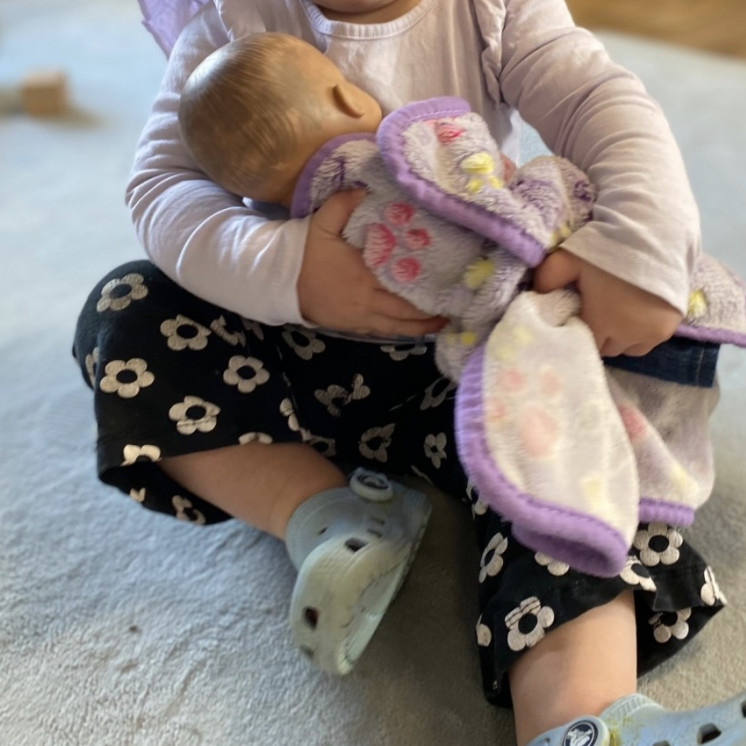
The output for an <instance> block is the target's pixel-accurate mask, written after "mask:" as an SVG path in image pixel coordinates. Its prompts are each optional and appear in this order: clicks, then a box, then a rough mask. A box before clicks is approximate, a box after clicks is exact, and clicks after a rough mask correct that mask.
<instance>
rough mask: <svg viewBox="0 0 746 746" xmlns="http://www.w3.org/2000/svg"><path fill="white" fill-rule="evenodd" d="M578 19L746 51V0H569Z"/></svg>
mask: <svg viewBox="0 0 746 746" xmlns="http://www.w3.org/2000/svg"><path fill="white" fill-rule="evenodd" d="M567 5H568V7H569V8H570V10H571V11H572V13H573V16H574V17H575V20H576V22H577V23H578V24H579V25H580V26H585V27H586V28H590V29H593V30H596V29H609V30H614V31H621V32H625V33H628V34H638V35H640V36H647V37H649V38H654V39H660V40H661V41H667V42H671V43H673V44H684V45H686V46H692V47H697V48H698V49H706V50H709V51H711V52H719V53H721V54H728V55H734V56H736V57H746V2H744V0H654V2H651V1H650V0H567Z"/></svg>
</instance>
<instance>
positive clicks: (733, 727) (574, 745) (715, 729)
mask: <svg viewBox="0 0 746 746" xmlns="http://www.w3.org/2000/svg"><path fill="white" fill-rule="evenodd" d="M701 744H712V746H746V692H742V693H741V694H738V695H736V696H735V697H732V698H731V699H728V700H726V701H725V702H719V703H717V704H714V705H709V706H707V707H702V708H700V709H697V710H687V711H685V712H676V711H672V710H666V709H664V708H663V707H661V706H660V705H658V704H656V703H655V702H653V701H652V700H651V699H648V698H647V697H644V696H643V695H642V694H631V695H629V696H627V697H622V698H621V699H618V700H617V701H616V702H614V703H613V704H611V705H610V706H609V707H607V708H606V709H605V710H604V711H603V712H602V713H601V715H599V717H597V718H596V717H583V718H578V719H576V720H573V721H571V722H570V723H567V724H566V725H563V726H561V727H559V728H554V729H553V730H550V731H547V732H546V733H544V734H543V735H541V736H539V737H538V738H535V739H534V740H533V741H531V742H530V743H529V744H528V746H700V745H701Z"/></svg>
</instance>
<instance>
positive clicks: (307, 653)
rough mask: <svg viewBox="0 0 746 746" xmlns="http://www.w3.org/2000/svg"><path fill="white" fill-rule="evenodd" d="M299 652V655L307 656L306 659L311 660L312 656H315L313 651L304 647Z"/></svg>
mask: <svg viewBox="0 0 746 746" xmlns="http://www.w3.org/2000/svg"><path fill="white" fill-rule="evenodd" d="M300 651H301V653H303V655H305V656H307V657H308V658H311V659H313V656H314V655H315V654H316V651H315V650H313V649H312V648H307V647H306V646H305V645H302V646H301V649H300Z"/></svg>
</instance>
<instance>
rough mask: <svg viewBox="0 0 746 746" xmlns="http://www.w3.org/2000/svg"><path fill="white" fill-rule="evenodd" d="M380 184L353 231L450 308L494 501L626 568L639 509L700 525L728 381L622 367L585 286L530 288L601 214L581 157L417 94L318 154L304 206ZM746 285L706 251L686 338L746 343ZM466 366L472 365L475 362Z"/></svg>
mask: <svg viewBox="0 0 746 746" xmlns="http://www.w3.org/2000/svg"><path fill="white" fill-rule="evenodd" d="M359 186H365V187H366V189H367V195H366V197H365V199H364V200H363V201H362V202H361V203H360V205H359V206H358V207H357V208H356V210H355V212H354V213H353V215H352V216H351V218H350V220H349V222H348V224H347V226H346V228H345V236H346V237H347V239H348V240H349V241H350V243H352V244H353V245H355V246H358V247H359V248H360V249H361V250H362V252H363V258H364V260H365V262H366V264H367V265H368V267H370V269H371V270H372V271H373V272H374V273H375V274H376V276H377V277H378V279H379V280H380V282H381V284H382V285H384V287H386V288H388V289H389V290H391V291H392V292H395V293H397V294H398V295H400V296H402V297H404V298H406V299H407V300H409V301H410V302H412V303H413V304H414V305H415V306H417V307H418V308H420V309H421V310H423V311H426V312H427V313H430V314H433V315H442V316H444V317H447V318H448V319H449V323H448V325H447V326H446V327H445V328H444V329H443V330H442V331H441V332H439V333H438V335H437V336H436V354H437V361H438V364H439V366H440V368H441V370H442V372H443V373H444V374H445V375H447V376H448V377H450V378H451V379H452V380H454V381H460V385H459V388H458V392H457V395H456V401H457V404H456V410H457V418H456V422H457V433H458V436H459V450H460V453H461V458H462V460H463V462H464V465H465V467H466V471H467V474H468V475H469V477H470V479H471V480H472V482H473V483H474V485H475V486H476V488H477V489H478V490H479V493H480V495H481V498H482V500H483V501H484V502H485V503H486V504H487V505H489V506H490V507H492V508H493V509H494V510H496V511H497V512H498V513H499V514H500V515H502V516H504V517H505V518H507V519H508V520H510V521H511V522H512V524H513V531H514V533H515V535H516V536H517V537H518V538H519V539H520V540H521V541H522V542H523V543H524V544H525V545H526V546H528V547H530V548H531V549H534V550H535V551H538V552H542V553H544V554H547V555H548V556H550V557H553V558H555V559H557V560H559V561H562V562H567V563H568V564H569V565H570V566H571V567H574V568H576V569H579V570H583V571H585V572H589V573H593V574H596V575H601V576H614V575H616V574H618V573H619V572H621V571H622V570H623V568H624V565H625V562H626V561H627V555H628V550H629V549H630V547H631V544H632V541H633V539H634V536H635V533H636V530H637V525H638V523H639V522H640V521H652V522H661V523H667V524H670V525H676V526H688V525H690V524H691V523H692V521H693V519H694V512H695V510H696V509H697V508H699V507H700V506H701V505H702V504H703V503H704V502H705V500H706V499H707V498H708V497H709V495H710V492H711V490H712V485H713V479H714V477H713V466H712V453H711V448H710V442H709V432H708V418H709V415H710V414H711V412H712V409H713V407H714V405H715V403H716V401H717V391H716V390H712V389H709V388H697V387H692V386H684V385H679V384H677V383H673V382H671V381H662V380H659V379H657V378H653V377H650V376H647V375H643V374H633V373H629V372H627V373H621V372H618V371H614V370H613V369H612V370H611V372H610V373H609V379H608V381H607V378H606V374H605V370H604V366H603V364H602V361H601V359H600V357H599V354H598V351H597V348H596V345H595V342H594V339H593V335H592V334H591V332H590V330H589V329H588V328H587V326H586V325H585V324H584V323H583V322H582V321H581V320H580V319H579V318H578V313H579V311H580V302H579V299H578V298H577V296H576V295H575V294H574V293H572V292H569V291H556V292H554V293H550V294H547V295H540V294H537V293H534V292H531V291H530V290H529V288H530V271H531V267H533V266H535V265H536V264H538V263H539V262H540V261H541V259H542V258H543V257H545V256H546V255H547V254H548V253H549V252H550V251H552V250H553V249H555V248H556V247H557V246H559V245H560V244H561V242H562V241H563V240H564V239H565V238H567V237H568V236H570V235H571V234H572V233H573V232H574V231H576V230H577V229H579V228H581V227H582V226H583V225H584V223H586V222H587V221H588V220H589V219H590V216H591V211H592V209H593V203H594V196H595V190H594V188H593V185H592V184H591V182H590V180H589V179H588V177H587V176H586V175H585V174H584V173H583V172H582V171H580V170H579V169H578V168H576V167H575V166H574V165H573V164H571V163H570V162H569V161H567V160H565V159H563V158H559V157H557V156H552V155H546V156H540V157H537V158H533V159H531V160H529V161H528V162H527V163H525V164H524V165H522V166H520V167H516V166H515V164H513V163H512V162H511V161H510V160H509V159H508V158H507V157H506V156H505V155H504V154H503V153H502V152H501V151H500V149H499V148H498V146H497V144H496V143H495V141H494V140H493V138H492V136H491V134H490V132H489V129H488V128H487V126H486V123H485V122H484V120H483V119H482V117H480V116H478V115H477V114H475V113H473V112H471V111H470V110H469V106H468V104H467V103H466V102H465V101H463V100H461V99H457V98H433V99H427V100H424V101H418V102H413V103H411V104H408V105H406V106H403V107H402V108H400V109H398V110H396V111H395V112H393V113H391V114H389V115H388V116H386V117H384V119H383V121H382V123H381V125H380V127H379V129H378V132H377V133H376V135H375V137H374V136H373V135H344V136H342V137H337V138H335V139H333V140H331V141H330V142H328V143H326V144H325V145H324V146H323V147H322V148H321V149H320V150H319V151H318V152H317V153H316V154H315V155H314V156H313V157H312V158H311V159H310V160H309V162H308V163H307V164H306V166H305V168H304V170H303V172H302V174H301V177H300V179H299V182H298V185H297V187H296V189H295V193H294V195H293V205H292V214H293V216H294V217H305V216H307V215H309V214H310V213H312V212H313V211H314V210H315V209H317V208H318V207H320V206H321V205H322V204H323V203H324V202H325V201H326V199H328V197H329V196H330V195H331V194H332V193H333V192H335V191H337V190H339V189H349V188H352V187H359ZM744 331H746V287H745V286H744V284H743V282H742V281H741V280H740V279H739V278H738V277H737V276H736V275H735V274H734V273H733V272H732V271H730V270H729V269H727V268H726V267H724V266H723V265H722V264H721V263H720V262H718V261H717V260H715V259H714V258H712V257H710V256H707V255H704V256H702V257H701V259H700V261H699V262H698V263H697V267H696V272H695V275H694V277H693V279H692V286H691V291H690V302H689V308H688V314H687V317H686V319H685V323H684V324H682V325H681V330H680V332H679V333H680V334H682V335H684V336H685V337H690V336H694V337H695V338H696V339H698V340H702V341H707V342H733V343H735V344H737V345H741V346H743V345H744V344H746V334H744ZM462 372H463V376H462Z"/></svg>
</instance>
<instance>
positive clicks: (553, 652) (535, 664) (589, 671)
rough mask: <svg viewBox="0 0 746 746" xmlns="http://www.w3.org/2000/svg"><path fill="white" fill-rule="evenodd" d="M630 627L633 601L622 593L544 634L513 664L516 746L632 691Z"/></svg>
mask: <svg viewBox="0 0 746 746" xmlns="http://www.w3.org/2000/svg"><path fill="white" fill-rule="evenodd" d="M636 626H637V622H636V619H635V609H634V599H633V597H632V592H631V591H626V592H624V593H622V594H621V595H619V596H617V597H616V598H615V599H614V600H612V601H610V602H609V603H607V604H604V605H603V606H598V607H596V608H595V609H591V610H590V611H587V612H585V613H584V614H581V615H580V616H579V617H576V618H575V619H573V620H571V621H569V622H567V623H566V624H563V625H562V626H561V627H559V628H557V629H556V630H554V631H552V632H550V633H549V634H547V635H546V637H544V639H543V640H541V641H540V642H539V643H538V644H537V645H536V646H535V647H533V648H531V649H530V650H528V651H527V652H526V653H525V654H524V655H523V656H521V657H520V658H519V659H518V660H517V661H516V662H515V663H514V664H513V666H512V667H511V669H510V674H509V678H510V691H511V694H512V698H513V709H514V713H515V727H516V740H517V742H518V744H519V746H524V744H526V743H528V742H529V741H530V740H531V739H533V738H535V737H536V736H538V735H539V734H541V733H544V732H545V731H548V730H550V729H551V728H555V727H557V726H559V725H562V724H563V723H567V722H568V721H570V720H572V719H573V718H575V717H580V716H581V715H588V714H597V713H600V712H601V711H602V710H603V709H605V708H606V707H608V706H609V705H610V704H611V703H612V702H614V701H616V700H617V699H619V698H620V697H622V696H625V695H627V694H632V693H633V692H635V691H636V689H637V633H636Z"/></svg>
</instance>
